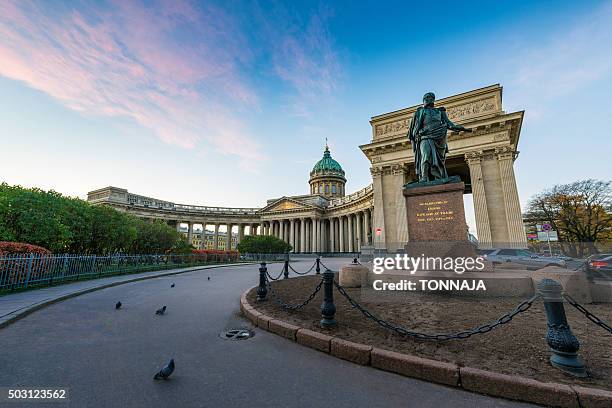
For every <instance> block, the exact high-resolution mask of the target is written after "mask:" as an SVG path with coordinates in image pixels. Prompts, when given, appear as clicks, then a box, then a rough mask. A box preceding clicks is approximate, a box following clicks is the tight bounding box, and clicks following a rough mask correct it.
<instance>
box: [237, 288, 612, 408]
mask: <svg viewBox="0 0 612 408" xmlns="http://www.w3.org/2000/svg"><path fill="white" fill-rule="evenodd" d="M252 289H253V288H251V289H248V290H246V291H245V292H244V293H243V294H242V296H240V310H242V312H243V313H244V315H245V316H246V317H247V318H248V319H249V320H250V321H251V322H252V323H253V324H254V325H256V326H257V327H259V328H260V329H263V330H267V331H269V332H272V333H275V334H278V335H280V336H282V337H285V338H287V339H290V340H293V341H295V342H297V343H299V344H301V345H303V346H306V347H310V348H312V349H315V350H318V351H322V352H324V353H328V354H331V355H333V356H336V357H338V358H341V359H344V360H347V361H351V362H354V363H356V364H361V365H367V366H372V367H374V368H378V369H380V370H383V371H389V372H392V373H396V374H399V375H403V376H406V377H412V378H418V379H420V380H425V381H429V382H434V383H438V384H444V385H447V386H451V387H457V388H462V389H464V390H467V391H471V392H477V393H480V394H487V395H490V396H494V397H502V398H507V399H511V400H516V401H524V402H530V403H534V404H540V405H545V406H550V407H558V408H609V407H612V392H611V391H607V390H602V389H598V388H587V387H582V386H578V385H566V384H558V383H544V382H540V381H537V380H533V379H531V378H526V377H520V376H516V375H507V374H501V373H497V372H493V371H486V370H480V369H476V368H471V367H459V366H457V365H456V364H453V363H445V362H442V361H436V360H431V359H427V358H422V357H417V356H412V355H409V354H403V353H398V352H395V351H389V350H383V349H379V348H375V347H372V346H369V345H366V344H360V343H354V342H352V341H348V340H345V339H340V338H337V337H332V336H329V335H326V334H323V333H319V332H316V331H313V330H310V329H306V328H302V327H299V326H295V325H293V324H289V323H286V322H283V321H280V320H278V319H275V318H273V317H270V316H266V315H264V314H263V313H261V312H259V311H257V310H255V308H254V307H253V306H252V305H251V304H250V303H249V302H248V301H247V294H248V293H249V292H250V291H251V290H252Z"/></svg>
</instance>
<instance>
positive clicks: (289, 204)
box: [261, 197, 312, 212]
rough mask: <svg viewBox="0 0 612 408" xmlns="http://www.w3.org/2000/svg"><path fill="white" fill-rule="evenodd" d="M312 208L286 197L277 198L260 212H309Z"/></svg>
mask: <svg viewBox="0 0 612 408" xmlns="http://www.w3.org/2000/svg"><path fill="white" fill-rule="evenodd" d="M311 208H312V206H310V205H308V204H304V203H301V202H299V201H297V200H293V199H291V198H288V197H283V198H279V199H278V200H276V201H274V202H272V203H270V204H268V205H267V206H266V207H264V208H262V209H261V212H273V211H290V210H309V209H311Z"/></svg>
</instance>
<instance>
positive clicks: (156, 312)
mask: <svg viewBox="0 0 612 408" xmlns="http://www.w3.org/2000/svg"><path fill="white" fill-rule="evenodd" d="M164 313H166V306H163V307H162V308H161V309H157V310H156V311H155V314H156V315H163V314H164Z"/></svg>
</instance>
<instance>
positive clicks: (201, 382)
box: [0, 259, 532, 408]
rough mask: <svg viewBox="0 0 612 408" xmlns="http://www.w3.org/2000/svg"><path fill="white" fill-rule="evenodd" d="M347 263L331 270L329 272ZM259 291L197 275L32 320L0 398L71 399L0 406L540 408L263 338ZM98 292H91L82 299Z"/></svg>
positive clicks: (6, 361)
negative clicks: (257, 322) (247, 310)
mask: <svg viewBox="0 0 612 408" xmlns="http://www.w3.org/2000/svg"><path fill="white" fill-rule="evenodd" d="M346 262H347V260H346V259H345V260H342V259H330V260H325V263H326V264H327V265H328V266H329V267H330V268H332V269H337V268H338V267H339V266H340V264H341V263H346ZM309 266H310V263H309V262H308V261H306V260H305V261H303V262H299V263H296V264H295V268H296V269H298V270H300V271H302V270H306V269H308V267H309ZM281 268H282V264H273V265H270V267H269V269H270V273H271V274H273V275H277V274H279V272H280V270H281ZM161 274H162V273H160V275H161ZM208 277H210V280H208V279H207V278H208ZM121 278H124V279H130V278H134V276H124V277H117V279H121ZM111 279H112V278H111ZM257 281H258V271H257V265H241V266H234V267H224V268H214V269H210V270H207V271H193V272H187V273H182V274H179V275H175V276H167V277H159V278H157V279H148V280H143V281H137V282H131V283H127V284H123V285H118V286H113V287H108V288H105V289H102V290H99V291H94V292H91V293H87V294H83V295H81V296H76V297H73V298H70V299H66V300H64V301H62V302H57V303H55V304H52V305H50V306H48V307H45V308H42V309H40V310H38V311H36V312H35V313H32V314H30V315H28V316H25V317H24V318H22V319H19V320H17V321H15V322H14V323H12V324H10V325H8V326H6V327H4V328H1V329H0V367H1V369H0V393H2V394H5V393H6V390H8V389H23V388H31V387H37V388H46V389H57V388H65V389H67V390H68V399H67V400H65V401H63V402H54V403H49V404H45V403H44V402H41V401H37V402H36V403H35V404H32V403H26V402H16V401H12V402H11V403H9V404H6V400H5V399H4V398H6V396H5V395H0V406H4V405H6V406H10V407H29V406H33V405H36V406H46V405H50V406H54V407H58V406H59V407H67V406H69V407H79V408H81V407H86V408H87V407H107V408H112V407H121V408H124V407H126V408H129V407H147V408H157V407H160V408H161V407H181V408H190V407H237V406H241V407H308V408H311V407H347V408H349V407H350V408H356V407H368V408H370V407H415V408H417V407H418V408H446V407H449V408H450V407H452V408H473V407H478V408H519V407H531V406H532V405H529V404H523V403H518V402H512V401H507V400H502V399H497V398H491V397H487V396H483V395H478V394H473V393H469V392H466V391H463V390H460V389H456V388H450V387H445V386H442V385H437V384H431V383H427V382H424V381H420V380H415V379H412V378H406V377H402V376H399V375H396V374H393V373H388V372H384V371H379V370H376V369H373V368H371V367H364V366H359V365H356V364H352V363H349V362H347V361H343V360H340V359H337V358H336V357H333V356H330V355H329V354H325V353H320V352H318V351H315V350H313V349H309V348H306V347H303V346H301V345H299V344H297V343H295V342H292V341H289V340H287V339H284V338H282V337H280V336H276V335H274V334H271V333H268V332H265V331H260V330H259V329H257V328H254V327H253V326H251V325H250V323H249V322H248V321H247V320H246V319H244V318H243V317H242V316H241V315H240V310H239V299H240V295H241V293H242V292H243V291H244V290H246V289H248V288H249V287H252V286H255V285H256V283H257ZM96 283H98V282H93V281H90V282H83V283H82V285H84V286H82V287H81V289H85V288H86V285H94V284H96ZM172 283H175V284H176V286H175V287H174V288H171V287H170V286H171V284H172ZM50 289H61V290H63V289H68V287H64V288H62V287H57V288H50ZM43 290H45V289H43ZM41 293H43V292H41ZM46 293H47V294H46V295H41V297H40V298H38V297H37V296H38V295H36V293H35V292H25V293H23V294H16V295H11V296H14V299H17V298H18V296H17V295H19V296H23V297H32V298H31V300H30V302H29V303H30V304H34V303H36V302H40V301H42V300H44V298H47V299H48V298H49V297H50V296H51V293H52V292H49V291H47V292H46ZM117 301H121V302H122V303H123V307H122V309H121V310H115V308H114V305H115V303H116V302H117ZM26 303H28V302H24V304H26ZM162 305H167V307H168V309H167V312H166V314H165V315H164V316H156V315H155V310H156V309H158V308H159V307H161V306H162ZM16 307H18V305H16V306H13V307H12V308H13V309H15V308H16ZM8 309H11V308H8ZM8 309H7V310H8ZM239 327H250V328H252V329H253V330H254V331H255V333H256V334H255V336H254V337H253V338H251V339H249V340H243V341H230V340H225V339H222V338H221V336H220V334H221V333H222V332H224V331H225V330H227V329H230V328H239ZM170 358H174V359H175V361H176V371H175V373H174V374H173V376H172V378H171V379H170V380H169V381H153V379H152V377H153V374H154V373H155V372H156V371H157V370H159V368H160V367H161V366H162V365H163V364H165V363H166V362H167V361H168V360H169V359H170Z"/></svg>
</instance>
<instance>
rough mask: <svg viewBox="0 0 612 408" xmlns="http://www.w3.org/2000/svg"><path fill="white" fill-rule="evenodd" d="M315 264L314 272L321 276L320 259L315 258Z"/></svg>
mask: <svg viewBox="0 0 612 408" xmlns="http://www.w3.org/2000/svg"><path fill="white" fill-rule="evenodd" d="M316 262H317V267H316V268H315V270H316V271H317V275H319V274H321V258H319V257H318V256H317V260H316Z"/></svg>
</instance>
